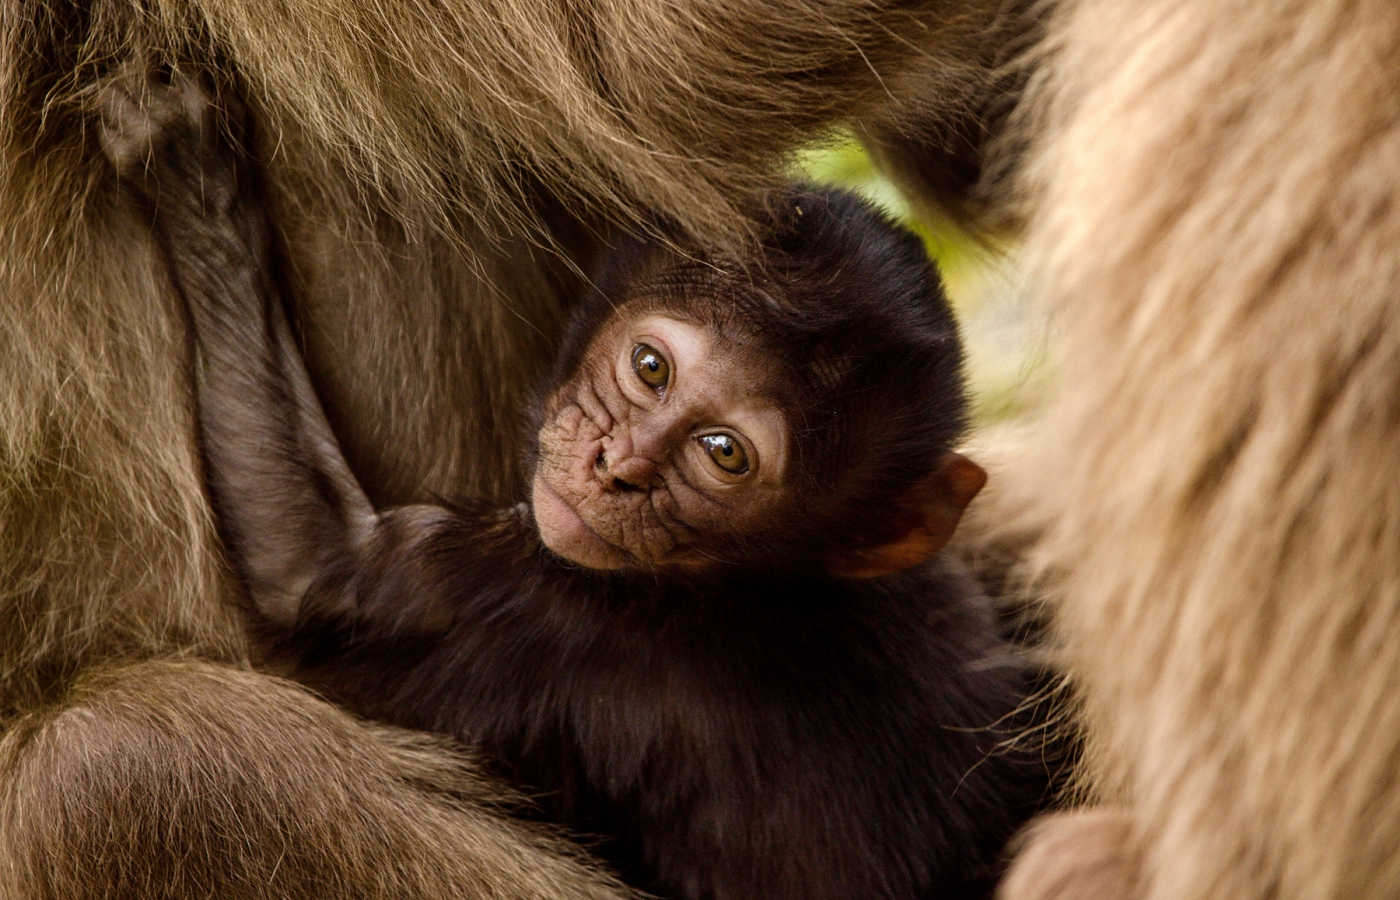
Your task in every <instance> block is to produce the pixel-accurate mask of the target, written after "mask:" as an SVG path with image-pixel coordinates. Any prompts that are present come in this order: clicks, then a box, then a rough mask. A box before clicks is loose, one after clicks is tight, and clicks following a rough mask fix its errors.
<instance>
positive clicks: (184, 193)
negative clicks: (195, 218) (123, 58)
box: [98, 61, 247, 219]
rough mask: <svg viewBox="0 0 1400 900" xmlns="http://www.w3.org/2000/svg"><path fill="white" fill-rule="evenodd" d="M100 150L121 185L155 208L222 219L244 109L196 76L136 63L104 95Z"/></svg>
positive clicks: (232, 192)
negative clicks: (189, 212) (217, 92)
mask: <svg viewBox="0 0 1400 900" xmlns="http://www.w3.org/2000/svg"><path fill="white" fill-rule="evenodd" d="M98 102H99V112H100V116H101V123H102V127H101V139H102V149H103V151H104V153H105V154H106V156H107V158H108V159H109V160H110V161H111V162H112V165H113V166H114V167H115V169H116V173H117V176H118V177H119V178H120V179H121V181H122V183H123V185H125V186H127V187H130V188H132V189H134V190H135V191H136V193H137V194H138V195H139V196H140V197H141V198H142V199H143V200H144V201H145V202H146V203H147V204H149V206H150V207H151V209H152V211H153V212H154V214H155V216H156V218H157V219H160V218H162V217H163V214H164V213H165V212H166V211H167V210H175V211H179V212H185V211H187V210H190V209H191V208H193V210H194V211H196V212H201V213H205V214H210V213H212V214H218V213H221V212H223V211H225V210H226V209H227V207H228V205H229V204H231V203H232V201H233V199H234V197H235V196H236V195H237V193H238V190H239V186H240V180H242V181H246V180H247V179H246V176H245V177H244V178H242V179H240V171H239V170H240V162H241V161H242V159H241V158H242V157H243V155H244V150H243V140H244V136H245V133H246V130H247V129H246V119H247V116H246V111H245V109H244V108H243V106H242V104H241V103H240V102H239V101H238V100H237V99H236V98H235V97H234V96H233V95H232V93H231V92H228V91H225V92H222V93H221V94H219V95H218V96H214V92H213V90H212V89H211V88H209V87H208V86H207V85H206V84H205V83H204V79H201V78H200V77H198V76H197V75H196V74H194V73H192V72H190V71H188V70H186V69H181V68H177V67H173V66H172V67H166V66H156V65H152V64H150V63H148V62H146V61H136V62H132V63H129V64H127V65H126V66H124V67H123V68H122V69H120V70H119V71H118V72H117V73H116V74H115V75H114V76H113V77H112V78H111V80H110V81H109V82H108V83H107V84H106V86H105V87H104V88H103V90H102V91H101V92H100V94H99V101H98Z"/></svg>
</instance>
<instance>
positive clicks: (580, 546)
mask: <svg viewBox="0 0 1400 900" xmlns="http://www.w3.org/2000/svg"><path fill="white" fill-rule="evenodd" d="M639 354H640V356H639ZM647 363H650V364H651V365H652V366H655V367H656V368H657V371H655V372H651V371H649V370H646V369H645V368H644V367H645V366H646V364H647ZM639 366H641V367H643V368H642V369H639ZM643 371H646V372H647V378H650V379H651V380H652V381H653V382H656V383H655V384H653V383H648V380H647V378H644V377H643V374H642V373H643ZM759 374H760V373H759V372H758V371H756V365H755V362H754V360H752V359H750V358H748V357H746V355H745V353H744V352H743V348H740V347H738V346H736V345H734V344H732V343H730V342H728V341H720V340H717V339H716V337H715V335H714V333H713V331H712V330H711V329H709V328H707V327H706V326H704V325H700V324H697V323H695V322H691V321H686V320H682V319H678V318H675V317H671V316H666V315H659V314H654V313H645V314H637V313H629V312H628V310H627V309H626V308H624V309H623V310H622V311H621V312H620V314H619V315H618V317H617V318H616V319H615V320H614V321H613V322H611V323H609V324H607V325H604V326H603V327H602V328H601V329H600V330H599V332H598V334H597V336H595V338H594V339H593V341H592V343H591V344H590V346H589V348H588V351H587V353H586V354H585V357H584V360H583V362H582V364H581V366H580V369H579V372H578V373H577V374H576V375H575V376H574V377H573V378H572V379H570V381H569V382H568V384H566V385H565V386H564V387H563V388H561V389H560V391H559V392H557V393H556V394H555V396H554V397H553V398H551V401H550V403H549V406H548V410H549V419H548V421H547V422H546V424H545V425H544V427H542V428H541V429H540V433H539V443H540V465H539V468H538V470H537V471H536V474H535V480H534V487H533V504H534V510H535V520H536V522H537V524H538V526H539V529H540V535H541V537H542V539H543V540H544V543H545V545H546V546H548V547H549V548H550V549H551V550H553V551H554V552H555V553H557V554H559V555H560V556H563V557H565V558H566V559H569V560H572V561H573V562H576V563H578V564H580V565H584V566H588V567H590V568H596V569H619V568H642V569H689V568H697V567H703V566H705V565H708V564H710V563H711V562H713V561H714V559H715V552H716V547H715V546H714V545H713V543H712V542H710V541H707V539H706V538H707V536H713V535H716V534H725V535H728V536H733V535H736V534H743V533H745V532H746V531H748V530H749V529H752V528H756V527H761V526H762V524H763V523H765V522H769V521H771V520H772V516H773V514H774V512H775V511H776V510H777V509H778V508H779V507H780V506H781V505H782V504H783V502H784V500H785V499H786V497H785V475H786V472H787V469H788V466H787V454H788V445H789V438H788V433H787V423H786V420H785V417H784V416H783V414H782V412H781V411H780V410H779V409H778V408H777V406H775V405H774V403H773V402H772V401H771V400H769V399H768V398H766V397H764V396H763V394H762V393H761V392H760V390H759V386H760V385H761V378H760V377H759ZM740 458H742V460H743V462H742V463H740V464H736V462H735V460H736V459H740ZM717 459H718V460H720V461H717ZM726 465H727V466H728V467H729V468H730V469H734V468H737V466H738V465H742V471H730V470H728V469H726V467H725V466H726Z"/></svg>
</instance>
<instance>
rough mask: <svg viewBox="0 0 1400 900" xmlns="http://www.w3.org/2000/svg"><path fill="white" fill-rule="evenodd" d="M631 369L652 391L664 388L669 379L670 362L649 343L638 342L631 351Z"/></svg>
mask: <svg viewBox="0 0 1400 900" xmlns="http://www.w3.org/2000/svg"><path fill="white" fill-rule="evenodd" d="M632 371H634V372H636V373H637V377H638V378H640V379H642V383H643V384H645V385H646V386H647V387H649V388H651V389H652V390H654V391H662V390H665V388H666V384H667V382H669V381H670V380H671V364H670V363H668V362H666V357H664V356H662V355H661V353H660V351H658V350H657V349H656V348H655V347H652V346H651V345H649V344H638V345H637V347H636V349H635V350H633V351H632Z"/></svg>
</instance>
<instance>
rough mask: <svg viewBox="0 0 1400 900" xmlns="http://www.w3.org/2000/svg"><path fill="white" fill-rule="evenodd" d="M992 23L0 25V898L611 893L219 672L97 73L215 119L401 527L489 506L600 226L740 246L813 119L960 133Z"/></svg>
mask: <svg viewBox="0 0 1400 900" xmlns="http://www.w3.org/2000/svg"><path fill="white" fill-rule="evenodd" d="M996 6H998V4H997V3H993V2H987V3H980V2H969V3H967V4H957V5H953V4H949V5H943V4H936V3H927V4H905V3H894V2H891V3H889V4H888V5H885V4H881V3H874V4H870V3H852V2H849V0H824V2H810V0H802V2H796V0H792V2H776V0H753V2H750V3H737V4H736V3H727V2H726V3H720V2H711V0H689V2H682V3H671V4H657V3H651V2H647V0H635V2H617V3H608V4H604V3H599V4H576V3H565V2H562V0H561V2H554V0H497V2H487V3H466V2H453V3H451V4H446V3H442V4H432V3H411V4H410V3H402V4H400V3H379V4H369V5H366V4H362V3H351V2H345V3H331V4H326V3H319V4H312V3H306V4H263V3H253V2H239V0H188V2H186V0H145V2H138V3H131V2H127V0H86V2H75V3H70V4H54V3H47V2H40V0H17V2H13V3H10V4H8V5H7V6H6V7H5V10H4V12H3V14H0V22H3V28H0V47H3V50H2V51H0V67H3V71H0V156H3V161H0V383H3V385H4V390H3V391H0V436H2V437H0V476H2V477H0V548H2V549H0V636H3V640H0V716H3V720H4V722H5V724H6V726H7V731H6V734H5V739H4V743H3V746H0V751H3V752H0V893H3V894H4V895H5V896H24V897H49V896H52V897H60V896H61V897H83V896H114V895H122V894H125V895H137V896H141V895H145V896H171V897H180V896H209V895H219V896H226V897H264V896H269V897H270V896H278V897H288V896H291V897H303V896H320V895H325V894H326V893H331V894H335V895H343V896H375V897H377V896H392V897H439V896H453V895H461V894H469V893H472V892H478V891H484V890H485V887H484V886H485V885H490V886H492V888H491V889H492V890H496V891H499V892H500V894H501V895H502V896H597V895H598V894H599V892H600V891H601V892H603V893H604V894H606V892H607V890H608V889H607V888H606V887H604V886H600V884H599V883H598V882H597V881H596V880H594V879H591V878H590V877H589V876H587V875H586V874H585V873H584V872H583V870H582V869H580V868H579V867H578V866H577V865H575V864H572V863H570V862H568V861H567V860H564V859H561V858H559V857H557V856H555V855H554V854H553V853H552V852H551V851H549V850H548V849H547V847H546V846H545V845H544V842H542V839H540V838H538V837H537V836H535V835H533V834H531V833H529V832H524V831H521V830H519V829H512V828H510V827H507V826H504V825H502V824H501V823H500V822H499V821H498V820H496V819H495V818H493V817H492V816H488V815H485V814H483V813H482V812H480V810H479V808H478V805H477V802H476V801H475V800H473V799H471V798H473V797H477V796H479V795H480V793H481V791H482V787H481V785H480V784H478V783H475V782H474V781H473V780H472V779H471V778H470V776H469V773H468V772H466V770H465V769H464V766H463V764H462V763H461V761H460V760H459V759H457V758H456V757H454V756H452V755H451V754H450V753H448V752H446V751H444V750H442V749H441V748H438V747H436V746H431V745H424V744H422V743H421V742H417V741H415V740H414V739H410V738H406V737H404V736H402V735H397V736H386V735H383V734H380V733H376V732H370V731H367V730H366V729H364V728H363V727H362V726H358V725H355V724H353V723H351V722H349V721H348V720H346V719H344V718H343V717H341V716H340V715H338V714H337V713H336V712H335V711H334V710H332V709H331V708H330V707H328V706H325V705H324V704H321V703H319V702H318V701H315V700H313V699H311V698H310V697H308V696H306V695H305V694H303V693H300V692H299V691H298V690H297V689H295V688H292V687H290V686H287V685H285V684H283V683H281V682H278V681H276V680H274V679H271V678H269V677H267V676H266V675H263V674H259V673H257V672H256V670H255V669H253V668H252V667H251V666H250V664H249V656H250V649H249V645H248V643H247V641H246V639H245V637H244V634H243V630H242V623H241V621H240V619H239V617H238V615H237V613H236V609H235V606H234V603H233V594H234V592H233V591H232V589H231V583H230V580H229V578H228V576H227V573H226V570H225V568H224V566H223V562H222V557H221V553H220V549H219V547H218V546H217V543H216V542H215V539H214V531H213V529H212V528H211V522H210V512H209V509H208V507H207V504H206V501H205V495H204V492H203V490H202V485H201V477H200V471H199V465H198V449H197V446H196V444H195V441H194V435H195V429H194V424H193V417H192V412H191V403H190V400H191V391H190V384H189V377H190V373H191V370H190V368H189V363H190V360H189V356H188V334H187V330H186V323H185V321H184V319H183V317H182V316H181V314H180V304H179V302H178V298H176V297H175V296H174V295H173V294H172V291H171V288H170V285H169V283H168V281H167V280H166V278H165V276H164V274H163V267H162V264H161V260H160V248H159V247H158V246H156V245H155V244H153V243H152V242H151V241H150V240H149V239H148V237H147V234H148V231H147V229H145V228H144V227H138V226H141V225H142V223H139V222H135V221H133V220H132V219H131V218H130V215H131V214H130V213H128V212H125V211H124V210H125V206H124V205H123V204H122V203H119V202H117V201H118V200H119V199H120V198H118V197H117V196H116V195H115V193H114V192H115V191H116V190H117V187H116V183H115V180H114V178H113V177H112V176H111V173H110V171H109V169H108V167H107V164H106V163H105V161H104V160H103V159H102V156H101V151H100V148H99V147H98V146H97V134H98V129H97V128H96V127H95V124H96V123H95V118H94V117H95V115H96V110H97V108H98V105H99V104H98V98H99V96H100V94H101V91H102V90H103V88H104V85H106V84H107V83H108V82H109V81H110V79H111V77H112V76H113V73H114V72H116V71H118V70H120V69H121V68H122V67H124V66H129V65H142V64H170V63H175V62H179V63H182V64H187V65H192V66H195V67H197V68H200V69H202V70H204V71H208V72H211V73H214V74H215V76H216V77H218V78H221V79H225V80H227V81H228V82H229V83H231V84H233V85H235V86H236V88H237V89H238V91H239V92H240V93H241V95H242V96H243V97H244V99H245V101H246V102H247V103H248V105H249V106H250V108H251V110H252V114H253V118H254V119H255V122H256V124H255V128H256V133H257V134H258V135H259V136H260V138H261V141H262V143H261V146H260V148H259V150H258V155H259V157H260V162H261V164H262V167H263V169H264V171H265V178H266V184H265V187H266V193H267V196H268V198H269V202H270V203H271V204H272V207H273V210H274V215H275V219H276V222H277V225H278V228H279V230H280V232H281V234H280V238H281V244H282V245H283V246H285V247H286V249H287V259H286V260H285V263H286V265H285V266H284V270H285V272H286V274H287V277H288V279H289V280H290V281H291V282H292V284H291V285H290V288H291V290H290V291H289V294H290V295H292V296H295V297H297V298H299V299H300V300H301V301H302V306H301V307H300V308H299V309H298V310H296V313H297V319H298V324H299V326H300V329H301V334H302V337H303V340H304V343H305V345H306V350H307V356H308V359H309V361H310V367H311V369H312V373H313V376H314V377H315V379H316V381H317V383H318V387H319V388H320V390H321V392H322V399H323V400H324V402H325V405H326V407H327V409H328V410H329V412H330V415H331V418H332V419H333V424H334V425H335V426H336V428H337V432H338V436H339V437H340V439H341V442H342V445H343V446H344V447H345V449H346V451H347V455H348V456H349V458H350V461H351V464H352V465H353V466H354V467H355V468H356V470H357V473H358V474H359V475H360V478H361V481H362V483H363V484H365V485H366V487H367V488H368V489H369V491H370V492H371V493H372V494H373V496H374V499H375V500H376V501H377V502H401V501H403V500H406V499H410V498H412V497H414V496H417V495H419V494H420V493H426V492H437V493H441V494H447V493H455V492H462V491H467V492H472V493H481V494H489V493H491V492H493V491H494V492H497V493H504V492H505V491H506V489H507V488H509V487H510V486H511V485H512V484H513V482H514V481H515V479H516V478H517V477H518V473H516V472H515V471H513V468H512V462H511V461H512V460H513V458H514V443H515V441H516V439H517V433H518V432H517V429H516V423H515V422H513V421H510V420H508V419H503V418H500V415H501V413H500V411H501V410H510V409H518V408H520V407H521V404H519V403H517V402H515V401H516V400H517V398H518V397H519V395H520V394H521V393H522V392H523V391H524V390H525V385H527V384H528V383H530V382H532V381H533V380H534V370H535V368H536V367H537V366H539V365H542V364H543V362H542V360H544V359H546V358H547V357H548V355H549V353H550V348H551V343H552V340H553V339H554V337H555V336H556V334H557V331H558V327H559V324H560V321H561V319H562V316H563V314H564V311H565V309H564V308H565V306H566V299H567V298H568V297H570V296H574V295H575V294H576V292H577V291H578V290H579V288H580V278H579V276H578V274H577V272H578V270H579V268H581V267H586V266H587V264H588V263H589V262H590V260H591V259H592V258H593V256H594V254H595V253H596V251H597V248H598V246H599V237H598V235H599V233H600V232H601V231H602V230H604V229H605V227H606V225H607V223H609V222H614V221H619V220H632V219H634V218H635V217H636V216H637V215H638V213H639V212H640V211H641V210H644V209H645V210H648V211H656V212H659V213H660V214H662V215H666V216H669V217H670V218H672V219H674V220H675V221H677V222H678V223H680V224H681V225H683V226H686V227H688V228H689V230H690V231H692V232H693V233H694V234H695V235H697V236H699V237H701V238H702V239H705V240H707V241H709V242H710V243H712V244H714V243H724V242H726V241H727V242H729V243H731V244H733V243H735V242H736V241H737V240H738V239H739V236H740V235H741V234H742V233H743V231H744V227H743V219H742V216H740V215H738V214H736V210H738V209H740V208H742V207H743V206H744V205H745V203H746V202H747V198H748V197H749V196H750V195H751V193H752V192H753V191H755V190H757V189H758V188H760V187H767V186H770V185H771V183H772V182H773V181H774V180H776V178H777V177H778V175H779V172H778V169H779V158H780V156H781V154H782V153H783V152H784V151H786V150H788V149H790V148H791V147H793V146H794V145H795V144H797V143H798V142H799V141H802V140H806V139H808V138H809V137H811V136H813V135H814V134H815V133H816V132H817V131H818V130H820V129H822V128H824V127H826V126H828V125H832V124H836V123H837V122H839V121H842V120H847V119H858V120H861V121H864V122H868V123H871V127H872V128H877V129H885V130H890V129H897V126H898V124H899V123H900V122H901V121H903V120H905V119H908V118H910V117H920V118H931V119H938V118H939V116H940V114H941V113H940V110H942V111H945V112H946V111H947V110H950V109H952V110H976V109H980V108H981V107H982V105H983V101H984V93H985V92H986V91H987V89H988V86H989V85H990V84H991V83H992V82H991V76H990V75H989V73H988V70H987V67H986V63H988V62H990V61H991V52H990V51H987V52H985V53H984V52H983V49H982V48H984V47H991V46H993V45H995V44H996V43H998V41H997V40H993V39H991V38H989V37H988V32H989V30H995V29H996V28H1000V27H1001V25H999V24H998V25H995V27H994V24H993V19H994V16H995V13H996V10H995V7H996ZM949 23H951V24H949ZM968 115H971V113H967V112H960V113H958V114H957V115H950V116H949V118H950V120H960V119H961V118H963V117H965V116H968ZM963 130H964V131H968V129H963ZM972 130H975V129H972ZM969 133H970V131H969ZM950 155H958V154H950ZM960 173H962V170H961V169H956V170H955V171H954V172H953V175H954V176H956V175H958V174H960ZM950 177H953V176H950ZM371 422H372V423H375V424H374V431H373V433H369V431H368V425H367V424H366V423H371ZM468 460H471V461H473V462H472V463H471V464H470V465H468V464H467V462H466V461H468ZM477 461H481V462H479V463H478V462H477ZM169 656H179V657H180V658H181V659H180V661H166V662H159V663H156V662H151V660H153V659H155V658H159V657H169ZM196 660H199V661H196Z"/></svg>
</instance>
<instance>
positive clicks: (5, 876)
mask: <svg viewBox="0 0 1400 900" xmlns="http://www.w3.org/2000/svg"><path fill="white" fill-rule="evenodd" d="M64 699H65V705H64V706H63V707H62V708H60V709H56V710H54V711H50V712H46V713H37V714H34V715H31V716H28V717H24V718H22V719H20V720H19V721H18V722H16V723H15V724H14V725H12V727H11V728H10V730H9V731H8V732H7V734H6V736H5V739H4V741H3V742H0V761H3V765H4V768H5V771H6V772H7V778H6V781H5V783H4V786H3V788H2V789H0V842H3V846H4V847H5V848H6V856H7V860H6V865H5V866H3V867H0V892H3V893H4V895H5V896H7V897H25V898H34V900H47V898H53V900H59V898H64V900H84V898H93V900H97V898H104V897H141V898H162V897H169V898H178V897H212V896H217V897H226V898H236V900H245V898H246V900H254V898H267V900H272V898H303V897H304V898H312V897H344V898H366V900H368V898H384V900H389V898H422V900H430V898H439V897H472V896H482V895H488V894H489V895H491V896H498V895H499V896H511V897H541V896H559V897H562V896H567V897H571V898H577V900H607V898H615V897H617V896H619V895H620V894H621V891H620V890H618V889H616V887H615V886H614V885H612V884H611V883H610V882H609V881H608V880H607V879H606V878H604V877H602V876H599V875H597V874H595V873H594V872H592V871H591V870H590V869H589V868H588V867H587V866H586V865H584V864H582V863H581V862H578V861H575V860H574V859H571V855H570V853H569V851H567V850H566V849H565V848H564V847H563V846H562V845H561V844H560V843H559V841H558V840H557V839H552V838H551V837H549V836H548V835H547V834H545V833H543V832H541V831H538V830H535V829H532V828H531V827H529V826H525V825H522V824H520V823H517V822H511V821H509V820H507V819H505V818H504V817H503V816H502V814H501V813H499V812H487V811H484V810H482V809H480V808H476V807H473V806H470V805H468V804H465V803H464V802H463V801H462V799H461V798H462V797H464V796H478V797H486V796H491V795H493V794H495V795H496V796H497V797H498V798H499V800H500V801H501V803H502V804H505V803H508V802H509V801H510V799H511V798H510V797H508V796H507V795H505V794H503V793H497V792H496V789H495V788H492V787H490V786H489V785H487V784H486V783H485V782H484V781H483V780H482V779H481V778H480V776H478V775H477V774H476V772H475V771H474V769H473V768H472V767H471V765H470V763H469V762H468V761H466V760H465V759H464V758H462V757H460V756H457V755H455V754H454V752H453V751H452V750H451V749H450V748H448V747H446V746H445V745H444V744H443V743H441V742H436V741H433V740H430V739H427V738H425V737H423V736H420V735H415V734H411V733H408V732H398V731H394V730H391V729H371V728H370V727H368V726H366V725H364V724H362V723H359V722H357V721H355V720H353V719H351V718H350V717H349V716H347V715H345V714H344V713H340V712H338V711H336V710H334V709H332V708H331V707H329V706H327V705H326V704H324V703H322V702H320V701H318V700H316V699H315V698H313V697H311V696H310V695H309V694H307V693H306V692H304V691H303V690H301V689H299V688H297V687H295V686H293V685H291V684H288V683H286V682H282V681H279V680H277V679H273V678H268V677H266V676H263V675H258V674H256V673H252V672H246V671H238V670H234V669H230V668H228V667H217V666H212V665H208V664H203V663H195V662H157V663H142V664H138V665H133V666H129V667H125V668H118V669H114V670H108V671H106V672H104V673H102V674H100V675H95V676H91V677H88V678H85V679H83V680H81V681H80V682H79V683H78V684H77V686H76V687H75V688H74V689H73V690H72V692H71V693H70V694H69V695H68V696H67V697H65V698H64ZM36 798H42V799H43V801H44V802H35V800H36ZM463 847H471V848H473V849H474V851H475V852H474V853H473V854H472V855H471V857H470V858H468V859H465V860H464V859H463V858H462V848H463Z"/></svg>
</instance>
